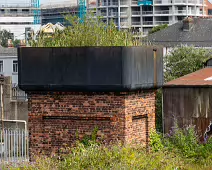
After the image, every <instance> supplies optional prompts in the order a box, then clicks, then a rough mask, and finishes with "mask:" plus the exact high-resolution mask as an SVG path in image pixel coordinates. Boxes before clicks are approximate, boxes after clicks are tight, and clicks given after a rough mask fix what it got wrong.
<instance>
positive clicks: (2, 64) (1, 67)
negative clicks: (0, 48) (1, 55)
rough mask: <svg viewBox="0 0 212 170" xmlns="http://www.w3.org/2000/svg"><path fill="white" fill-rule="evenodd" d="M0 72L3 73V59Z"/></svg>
mask: <svg viewBox="0 0 212 170" xmlns="http://www.w3.org/2000/svg"><path fill="white" fill-rule="evenodd" d="M0 73H3V61H2V60H0Z"/></svg>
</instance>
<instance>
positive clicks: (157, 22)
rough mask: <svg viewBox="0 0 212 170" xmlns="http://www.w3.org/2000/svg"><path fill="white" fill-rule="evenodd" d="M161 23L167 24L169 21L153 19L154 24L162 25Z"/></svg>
mask: <svg viewBox="0 0 212 170" xmlns="http://www.w3.org/2000/svg"><path fill="white" fill-rule="evenodd" d="M163 24H169V21H155V24H154V25H163Z"/></svg>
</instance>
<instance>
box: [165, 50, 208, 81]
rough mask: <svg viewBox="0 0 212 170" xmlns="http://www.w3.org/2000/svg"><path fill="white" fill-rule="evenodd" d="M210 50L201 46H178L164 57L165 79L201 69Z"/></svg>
mask: <svg viewBox="0 0 212 170" xmlns="http://www.w3.org/2000/svg"><path fill="white" fill-rule="evenodd" d="M210 57H211V54H210V51H209V50H206V49H203V48H194V47H180V48H176V49H174V50H172V51H171V53H170V54H169V55H168V56H166V57H165V62H164V63H165V72H164V76H165V81H170V80H173V79H176V78H179V77H181V76H184V75H186V74H189V73H192V72H194V71H197V70H199V69H202V68H203V66H204V63H205V61H206V60H207V59H209V58H210Z"/></svg>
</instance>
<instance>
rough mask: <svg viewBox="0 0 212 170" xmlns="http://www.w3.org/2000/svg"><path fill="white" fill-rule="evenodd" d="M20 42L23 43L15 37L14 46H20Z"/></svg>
mask: <svg viewBox="0 0 212 170" xmlns="http://www.w3.org/2000/svg"><path fill="white" fill-rule="evenodd" d="M20 43H21V41H20V40H18V39H15V40H14V41H13V46H14V47H18V46H19V45H20Z"/></svg>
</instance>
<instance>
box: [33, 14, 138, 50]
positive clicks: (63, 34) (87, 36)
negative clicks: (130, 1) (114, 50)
mask: <svg viewBox="0 0 212 170" xmlns="http://www.w3.org/2000/svg"><path fill="white" fill-rule="evenodd" d="M66 20H67V23H68V24H69V25H70V26H68V27H66V28H65V29H64V30H56V32H55V33H54V34H52V35H46V34H45V33H43V32H42V31H41V32H40V34H39V35H38V37H37V38H36V40H32V41H31V42H30V45H31V46H32V47H79V46H138V45H141V43H140V39H139V38H138V39H137V38H135V35H134V34H133V33H132V31H131V30H129V29H126V30H121V31H119V30H118V29H117V27H116V26H115V24H114V23H113V22H110V23H109V24H107V23H104V22H103V21H102V20H101V18H97V17H94V16H92V15H90V14H88V15H87V16H86V17H85V18H84V21H83V22H81V21H80V19H79V18H78V17H77V16H68V17H66ZM136 36H137V37H141V35H139V34H136Z"/></svg>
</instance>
